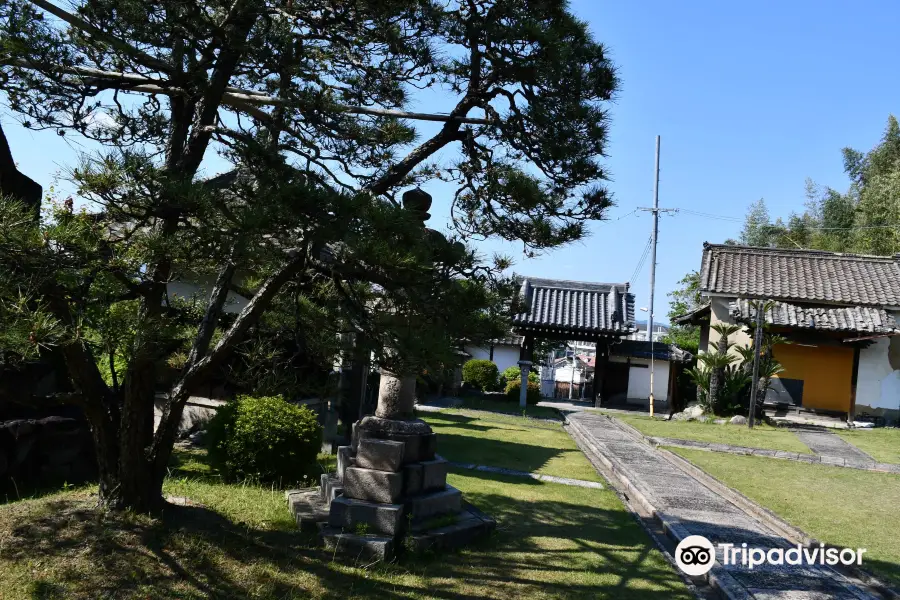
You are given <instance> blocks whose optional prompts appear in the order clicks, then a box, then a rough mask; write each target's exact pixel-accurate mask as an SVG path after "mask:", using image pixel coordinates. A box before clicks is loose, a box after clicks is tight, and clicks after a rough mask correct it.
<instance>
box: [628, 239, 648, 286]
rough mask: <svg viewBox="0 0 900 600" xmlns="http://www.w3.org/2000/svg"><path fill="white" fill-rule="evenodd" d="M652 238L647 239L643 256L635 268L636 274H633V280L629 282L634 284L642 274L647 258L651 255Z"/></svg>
mask: <svg viewBox="0 0 900 600" xmlns="http://www.w3.org/2000/svg"><path fill="white" fill-rule="evenodd" d="M651 241H652V238H647V245H646V246H644V252H643V253H642V254H641V258H640V260H638V264H637V266H636V267H635V268H634V273H632V274H631V279H629V280H628V281H629V282H631V283H634V281H635V280H636V279H637V277H638V275H640V274H641V271H643V270H644V263H645V262H647V256H648V255H649V254H650V242H651Z"/></svg>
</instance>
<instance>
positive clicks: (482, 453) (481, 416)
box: [420, 409, 602, 481]
mask: <svg viewBox="0 0 900 600" xmlns="http://www.w3.org/2000/svg"><path fill="white" fill-rule="evenodd" d="M420 416H421V417H422V418H423V419H424V420H425V421H426V422H427V423H428V424H429V425H431V427H432V429H434V431H435V433H437V434H438V449H437V451H438V453H439V454H440V455H441V456H443V457H444V458H446V459H447V460H450V461H453V462H460V463H474V464H478V465H488V466H491V467H504V468H506V469H518V470H520V471H529V472H537V473H542V474H544V475H556V476H558V477H571V478H572V479H585V480H588V481H602V479H601V478H600V476H599V475H597V472H596V471H595V470H594V468H593V467H592V466H591V464H590V463H589V462H588V460H587V459H586V458H585V457H584V454H582V453H581V451H580V450H579V449H578V446H576V445H575V442H574V441H572V438H570V437H569V435H568V434H567V433H566V432H565V430H564V429H563V427H562V425H561V424H559V423H547V422H545V421H537V420H534V419H527V418H523V417H514V416H511V415H501V414H492V413H485V412H476V411H469V410H464V409H451V410H445V411H441V412H429V413H424V414H422V415H420Z"/></svg>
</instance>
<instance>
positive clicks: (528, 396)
mask: <svg viewBox="0 0 900 600" xmlns="http://www.w3.org/2000/svg"><path fill="white" fill-rule="evenodd" d="M521 390H522V382H521V381H510V382H509V383H507V384H506V397H507V398H508V399H509V400H512V401H514V402H518V401H519V392H520V391H521ZM540 401H541V384H540V383H538V382H536V381H531V380H530V379H529V380H528V390H527V391H526V392H525V403H526V404H529V405H531V406H534V405H535V404H537V403H538V402H540Z"/></svg>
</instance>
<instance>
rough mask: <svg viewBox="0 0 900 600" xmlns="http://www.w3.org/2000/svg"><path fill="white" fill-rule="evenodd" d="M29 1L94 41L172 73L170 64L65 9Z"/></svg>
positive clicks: (42, 0) (32, 0)
mask: <svg viewBox="0 0 900 600" xmlns="http://www.w3.org/2000/svg"><path fill="white" fill-rule="evenodd" d="M28 1H29V2H31V3H32V4H34V5H35V6H37V7H38V8H41V9H43V10H45V11H47V12H48V13H50V14H51V15H53V16H55V17H57V18H59V19H62V20H63V21H65V22H66V23H68V24H69V25H71V26H72V27H75V28H76V29H80V30H82V31H84V32H86V33H89V34H90V35H91V37H93V38H94V39H96V40H102V41H104V42H106V43H107V44H109V45H110V46H113V47H114V48H116V49H118V50H121V51H122V52H124V53H125V54H129V55H131V56H132V57H133V58H135V59H137V60H139V61H140V62H142V63H143V64H144V65H146V66H148V67H153V68H154V69H159V70H160V71H163V72H164V73H170V72H172V67H171V65H169V64H168V63H166V62H164V61H161V60H159V59H157V58H154V57H152V56H150V55H149V54H147V53H146V52H144V51H142V50H139V49H137V48H135V47H134V46H132V45H131V44H129V43H127V42H124V41H122V40H120V39H119V38H116V37H113V36H111V35H109V34H108V33H105V32H103V31H101V30H100V29H98V28H96V27H94V26H93V25H91V24H90V23H88V22H87V21H85V20H84V19H82V18H81V17H78V16H76V15H73V14H72V13H69V12H66V11H64V10H63V9H61V8H60V7H58V6H56V5H55V4H51V3H50V2H47V1H46V0H28Z"/></svg>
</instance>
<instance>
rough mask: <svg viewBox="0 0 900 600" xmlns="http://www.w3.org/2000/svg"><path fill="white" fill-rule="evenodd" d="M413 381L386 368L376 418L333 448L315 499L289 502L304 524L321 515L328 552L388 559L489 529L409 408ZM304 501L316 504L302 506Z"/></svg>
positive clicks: (425, 426) (490, 523) (364, 420)
mask: <svg viewBox="0 0 900 600" xmlns="http://www.w3.org/2000/svg"><path fill="white" fill-rule="evenodd" d="M415 381H416V380H415V377H414V376H410V375H405V376H404V375H397V374H395V373H391V372H389V371H386V370H383V371H382V374H381V385H380V386H379V392H378V408H377V409H376V411H375V416H367V417H363V418H362V419H360V420H359V421H358V422H357V423H355V424H354V426H353V442H352V444H351V445H350V446H342V447H340V448H338V472H337V473H336V474H326V475H323V476H322V482H321V484H322V485H321V487H320V490H319V492H318V494H316V495H315V498H313V497H303V498H308V500H303V499H302V498H301V497H300V496H297V497H295V500H293V501H292V502H293V503H292V510H294V513H295V516H296V517H297V519H298V521H299V522H300V525H301V528H303V524H304V519H306V521H307V522H308V521H310V520H313V521H325V522H324V523H322V525H321V529H320V535H321V538H322V540H323V542H324V544H325V547H326V548H327V549H328V550H332V551H339V552H345V553H348V554H351V555H354V556H366V557H369V558H371V557H375V558H378V559H381V560H391V559H392V558H393V557H394V556H395V554H396V553H397V552H398V551H399V550H401V549H403V550H406V551H408V552H421V551H425V550H439V549H441V548H451V547H456V546H460V545H463V544H466V543H468V542H469V541H471V540H472V539H474V538H475V537H478V536H480V535H482V534H484V533H487V532H489V531H490V530H492V529H493V528H494V526H495V524H496V523H495V522H494V520H493V519H491V518H490V517H488V516H486V515H483V514H482V513H481V512H480V511H478V509H476V508H475V507H473V506H471V505H468V504H465V503H463V499H462V493H461V492H460V491H459V490H457V489H456V488H454V487H453V486H449V485H447V470H448V468H449V463H448V462H447V461H446V460H444V459H443V458H441V457H440V456H438V455H437V454H435V450H436V446H437V436H436V435H435V433H434V432H433V431H432V430H431V427H430V426H429V425H428V424H427V423H425V422H424V421H422V420H421V419H416V418H415V415H414V412H413V407H414V403H415V393H416V387H415ZM303 502H309V503H312V504H315V503H318V505H317V506H320V507H321V508H318V509H317V508H316V507H315V506H312V507H309V508H307V509H305V510H304V509H303V508H302V507H303V506H304V504H303ZM295 505H296V507H295ZM320 515H327V516H321V517H320Z"/></svg>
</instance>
